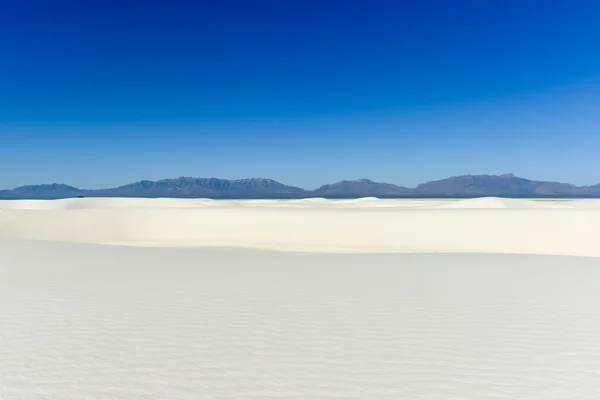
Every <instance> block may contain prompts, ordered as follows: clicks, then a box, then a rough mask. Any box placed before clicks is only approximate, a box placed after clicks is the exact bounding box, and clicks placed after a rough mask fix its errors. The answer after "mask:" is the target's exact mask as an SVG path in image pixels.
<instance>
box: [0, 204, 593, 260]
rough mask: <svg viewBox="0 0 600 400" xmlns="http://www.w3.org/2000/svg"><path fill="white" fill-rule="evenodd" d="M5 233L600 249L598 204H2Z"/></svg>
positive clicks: (127, 239)
mask: <svg viewBox="0 0 600 400" xmlns="http://www.w3.org/2000/svg"><path fill="white" fill-rule="evenodd" d="M0 237H5V238H21V239H39V240H53V241H66V242H82V243H102V244H119V245H133V246H167V247H176V246H179V247H190V246H191V247H201V246H204V247H216V246H218V247H247V248H257V249H271V250H287V251H300V252H353V253H365V252H366V253H368V252H459V253H482V252H483V253H519V254H555V255H577V256H594V257H598V256H600V201H598V200H570V201H534V200H521V199H499V198H481V199H468V200H458V201H456V200H379V199H375V198H365V199H357V200H325V199H303V200H245V201H233V200H231V201H225V200H222V201H219V200H210V199H194V200H189V199H108V198H107V199H102V198H85V199H66V200H56V201H4V202H0Z"/></svg>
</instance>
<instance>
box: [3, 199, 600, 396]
mask: <svg viewBox="0 0 600 400" xmlns="http://www.w3.org/2000/svg"><path fill="white" fill-rule="evenodd" d="M599 214H600V203H599V202H598V201H596V200H574V201H532V200H509V199H495V198H491V199H489V198H488V199H473V200H459V201H448V200H401V201H399V200H377V199H359V200H339V201H329V200H323V199H310V200H288V201H213V200H173V199H154V200H145V199H69V200H59V201H14V202H10V201H9V202H0V399H2V400H15V399H36V400H38V399H39V400H41V399H65V400H68V399H93V400H96V399H118V400H121V399H123V400H124V399H134V400H138V399H153V400H154V399H161V400H162V399H176V400H177V399H207V400H208V399H257V400H258V399H306V400H308V399H310V400H313V399H326V400H329V399H353V400H359V399H360V400H363V399H364V400H367V399H368V400H371V399H390V400H391V399H393V400H397V399H428V400H429V399H432V400H438V399H439V400H442V399H444V400H446V399H449V400H458V399H460V400H464V399H473V400H479V399H492V400H494V399H511V400H512V399H524V400H530V399H536V400H538V399H539V400H559V399H560V400H563V399H590V400H591V399H597V398H598V394H599V393H600V342H599V341H598V339H597V338H598V337H600V250H599V247H600V245H599V242H600V234H599V233H600V218H599ZM103 244H119V245H120V246H107V245H103ZM265 249H268V250H279V251H265ZM334 253H338V254H334ZM359 253H361V254H359ZM366 253H371V254H366ZM372 253H380V254H372ZM383 253H385V254H383ZM398 253H400V254H398ZM435 253H438V254H435ZM450 253H455V254H450ZM456 253H463V254H456ZM465 253H473V254H465ZM499 253H513V254H499ZM540 254H542V255H540Z"/></svg>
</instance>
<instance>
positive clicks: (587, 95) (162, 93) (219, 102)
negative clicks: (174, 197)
mask: <svg viewBox="0 0 600 400" xmlns="http://www.w3.org/2000/svg"><path fill="white" fill-rule="evenodd" d="M598 15H600V2H598V1H595V0H579V1H576V2H574V1H566V0H565V1H562V0H554V1H553V0H550V1H545V2H542V1H528V0H522V1H516V0H502V1H500V0H490V1H475V0H473V1H466V0H456V1H452V2H450V1H444V0H438V1H433V0H414V1H400V0H397V1H396V0H389V1H378V0H370V1H366V0H363V1H354V0H339V1H338V0H326V1H312V0H286V1H280V0H273V1H267V0H265V1H252V0H246V1H233V0H212V1H200V0H198V1H176V0H171V1H123V0H120V1H108V0H102V1H96V0H88V1H67V0H55V1H50V0H45V1H42V0H38V1H36V0H4V1H2V2H0V188H12V187H16V186H19V185H24V184H34V183H51V182H61V183H68V184H72V185H75V186H78V187H84V188H99V187H109V186H116V185H119V184H124V183H128V182H132V181H137V180H140V179H162V178H169V177H177V176H182V175H184V176H199V177H211V176H216V177H221V178H242V177H255V176H261V177H269V178H273V179H276V180H280V181H282V182H285V183H289V184H294V185H299V186H302V187H307V188H312V187H316V186H318V185H320V184H323V183H329V182H332V181H336V180H341V179H356V178H363V177H366V178H370V179H373V180H378V181H386V182H391V183H396V184H401V185H407V186H414V185H416V184H417V183H419V182H422V181H426V180H431V179H437V178H443V177H447V176H450V175H457V174H467V173H473V174H477V173H489V174H499V173H504V172H514V173H515V174H517V175H520V176H524V177H528V178H532V179H548V180H560V181H567V182H571V183H575V184H594V183H599V182H600V156H599V155H598V154H599V153H600V45H599V43H600V24H598V23H597V16H598Z"/></svg>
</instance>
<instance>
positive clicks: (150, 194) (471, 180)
mask: <svg viewBox="0 0 600 400" xmlns="http://www.w3.org/2000/svg"><path fill="white" fill-rule="evenodd" d="M79 196H85V197H146V198H156V197H172V198H221V199H225V198H228V199H235V198H237V199H243V198H247V199H258V198H261V199H266V198H273V199H276V198H306V197H329V198H358V197H388V198H393V197H409V198H410V197H412V198H415V197H460V198H465V197H484V196H497V197H521V198H523V197H532V198H535V197H600V184H597V185H593V186H575V185H571V184H568V183H559V182H548V181H535V180H529V179H525V178H519V177H517V176H515V175H513V174H503V175H461V176H453V177H450V178H446V179H441V180H437V181H430V182H426V183H422V184H420V185H418V186H417V187H416V188H407V187H403V186H397V185H393V184H390V183H380V182H373V181H371V180H368V179H359V180H353V181H340V182H337V183H332V184H328V185H323V186H321V187H319V188H317V189H315V190H306V189H302V188H299V187H295V186H288V185H284V184H283V183H279V182H277V181H274V180H272V179H263V178H251V179H238V180H228V179H218V178H188V177H180V178H176V179H163V180H159V181H146V180H143V181H139V182H135V183H131V184H128V185H123V186H119V187H116V188H110V189H94V190H88V189H78V188H76V187H73V186H68V185H64V184H57V183H53V184H47V185H30V186H21V187H18V188H16V189H13V190H0V199H3V200H17V199H61V198H70V197H79Z"/></svg>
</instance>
